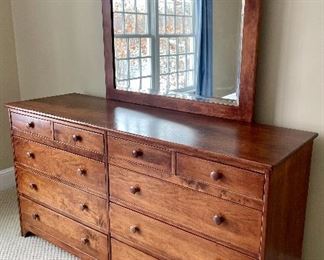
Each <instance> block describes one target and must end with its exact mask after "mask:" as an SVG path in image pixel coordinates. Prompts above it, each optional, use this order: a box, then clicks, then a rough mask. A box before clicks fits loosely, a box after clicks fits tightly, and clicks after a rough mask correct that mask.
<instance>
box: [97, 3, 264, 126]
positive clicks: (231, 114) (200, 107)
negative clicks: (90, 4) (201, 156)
mask: <svg viewBox="0 0 324 260" xmlns="http://www.w3.org/2000/svg"><path fill="white" fill-rule="evenodd" d="M260 9H261V0H246V1H245V7H244V21H243V39H242V51H241V55H242V57H241V69H240V86H239V89H240V95H239V104H238V105H237V106H233V105H224V104H220V103H209V102H201V101H196V100H185V99H179V98H173V97H166V96H158V95H150V94H143V93H137V92H130V91H122V90H117V89H116V87H115V78H114V75H115V72H114V68H115V64H114V47H113V20H112V6H111V1H110V0H102V14H103V30H104V47H105V51H104V53H105V70H106V88H107V91H106V93H107V99H112V100H119V101H127V102H131V103H137V104H143V105H149V106H155V107H162V108H167V109H173V110H179V111H183V112H190V113H196V114H203V115H209V116H216V117H221V118H229V119H235V120H241V121H246V122H251V121H252V118H253V109H254V95H255V78H256V64H257V39H258V29H259V22H260Z"/></svg>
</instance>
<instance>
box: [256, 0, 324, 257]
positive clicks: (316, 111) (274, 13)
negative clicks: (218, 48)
mask: <svg viewBox="0 0 324 260" xmlns="http://www.w3.org/2000/svg"><path fill="white" fill-rule="evenodd" d="M256 101H257V102H256V120H257V121H258V122H263V123H268V124H273V125H277V126H284V127H290V128H297V129H303V130H310V131H316V132H318V133H319V134H320V135H319V138H317V139H316V142H315V147H314V153H313V162H312V170H311V177H310V186H309V196H308V206H307V216H306V228H305V237H304V259H305V260H320V259H324V202H323V198H324V1H323V0H270V1H263V21H262V27H261V44H260V56H259V69H258V82H257V97H256Z"/></svg>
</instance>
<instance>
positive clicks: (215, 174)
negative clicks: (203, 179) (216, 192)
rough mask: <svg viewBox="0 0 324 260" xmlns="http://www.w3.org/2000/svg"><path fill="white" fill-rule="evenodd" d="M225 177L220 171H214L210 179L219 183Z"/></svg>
mask: <svg viewBox="0 0 324 260" xmlns="http://www.w3.org/2000/svg"><path fill="white" fill-rule="evenodd" d="M222 177H223V174H222V173H221V172H219V171H212V172H211V173H210V178H211V179H212V180H214V181H218V180H220V179H221V178H222Z"/></svg>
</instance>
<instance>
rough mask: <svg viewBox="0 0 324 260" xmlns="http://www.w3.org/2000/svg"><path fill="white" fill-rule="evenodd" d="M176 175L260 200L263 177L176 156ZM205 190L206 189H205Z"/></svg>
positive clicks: (193, 158) (202, 160) (185, 156)
mask: <svg viewBox="0 0 324 260" xmlns="http://www.w3.org/2000/svg"><path fill="white" fill-rule="evenodd" d="M177 175H178V176H179V177H180V178H184V179H187V180H190V181H197V182H202V183H204V184H206V185H205V186H209V187H210V188H221V189H226V190H230V191H231V192H234V193H239V194H242V195H245V196H248V197H251V198H255V199H259V200H262V197H263V186H264V176H263V175H262V174H258V173H254V172H250V171H246V170H243V169H240V168H236V167H232V166H229V165H225V164H221V163H217V162H213V161H208V160H204V159H200V158H197V157H192V156H188V155H185V154H177ZM205 189H207V188H206V187H205Z"/></svg>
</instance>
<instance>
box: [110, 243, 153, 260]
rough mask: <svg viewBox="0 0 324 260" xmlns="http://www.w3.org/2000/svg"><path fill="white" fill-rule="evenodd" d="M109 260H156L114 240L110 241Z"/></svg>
mask: <svg viewBox="0 0 324 260" xmlns="http://www.w3.org/2000/svg"><path fill="white" fill-rule="evenodd" d="M111 259H112V260H127V259H131V260H157V259H156V258H154V257H151V256H149V255H147V254H145V253H143V252H141V251H139V250H137V249H135V248H133V247H130V246H128V245H126V244H124V243H121V242H119V241H117V240H115V239H112V240H111Z"/></svg>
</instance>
